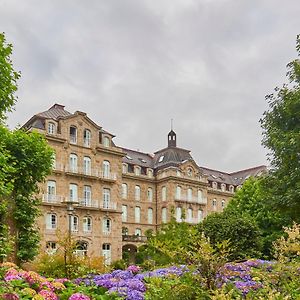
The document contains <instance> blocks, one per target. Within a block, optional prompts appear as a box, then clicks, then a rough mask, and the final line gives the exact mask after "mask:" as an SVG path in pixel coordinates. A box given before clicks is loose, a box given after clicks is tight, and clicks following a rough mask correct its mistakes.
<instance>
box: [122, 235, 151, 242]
mask: <svg viewBox="0 0 300 300" xmlns="http://www.w3.org/2000/svg"><path fill="white" fill-rule="evenodd" d="M122 241H123V242H131V243H146V242H147V237H146V236H140V235H122Z"/></svg>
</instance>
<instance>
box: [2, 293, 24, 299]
mask: <svg viewBox="0 0 300 300" xmlns="http://www.w3.org/2000/svg"><path fill="white" fill-rule="evenodd" d="M1 299H3V300H19V299H20V297H19V295H18V294H16V293H6V294H3V295H2V296H1Z"/></svg>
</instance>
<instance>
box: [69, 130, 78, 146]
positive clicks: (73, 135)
mask: <svg viewBox="0 0 300 300" xmlns="http://www.w3.org/2000/svg"><path fill="white" fill-rule="evenodd" d="M70 143H71V144H77V128H76V127H75V126H70Z"/></svg>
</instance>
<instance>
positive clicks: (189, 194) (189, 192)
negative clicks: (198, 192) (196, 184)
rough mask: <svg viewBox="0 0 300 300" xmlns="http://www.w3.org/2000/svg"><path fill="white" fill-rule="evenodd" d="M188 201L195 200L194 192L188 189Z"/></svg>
mask: <svg viewBox="0 0 300 300" xmlns="http://www.w3.org/2000/svg"><path fill="white" fill-rule="evenodd" d="M187 200H188V201H192V200H193V190H192V189H191V188H188V190H187Z"/></svg>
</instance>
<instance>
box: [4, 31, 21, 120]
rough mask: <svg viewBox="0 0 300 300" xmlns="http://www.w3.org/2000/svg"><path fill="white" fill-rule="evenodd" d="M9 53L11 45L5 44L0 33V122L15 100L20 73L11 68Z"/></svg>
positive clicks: (10, 52)
mask: <svg viewBox="0 0 300 300" xmlns="http://www.w3.org/2000/svg"><path fill="white" fill-rule="evenodd" d="M11 54H12V45H11V44H7V43H6V40H5V36H4V34H3V33H0V122H1V121H3V120H4V119H5V118H6V117H5V114H6V113H7V112H9V111H11V110H12V108H13V106H14V105H15V103H16V101H17V97H16V95H15V93H16V91H17V80H18V79H19V77H20V74H19V73H18V72H16V71H15V70H14V69H13V65H12V61H11V57H10V56H11Z"/></svg>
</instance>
